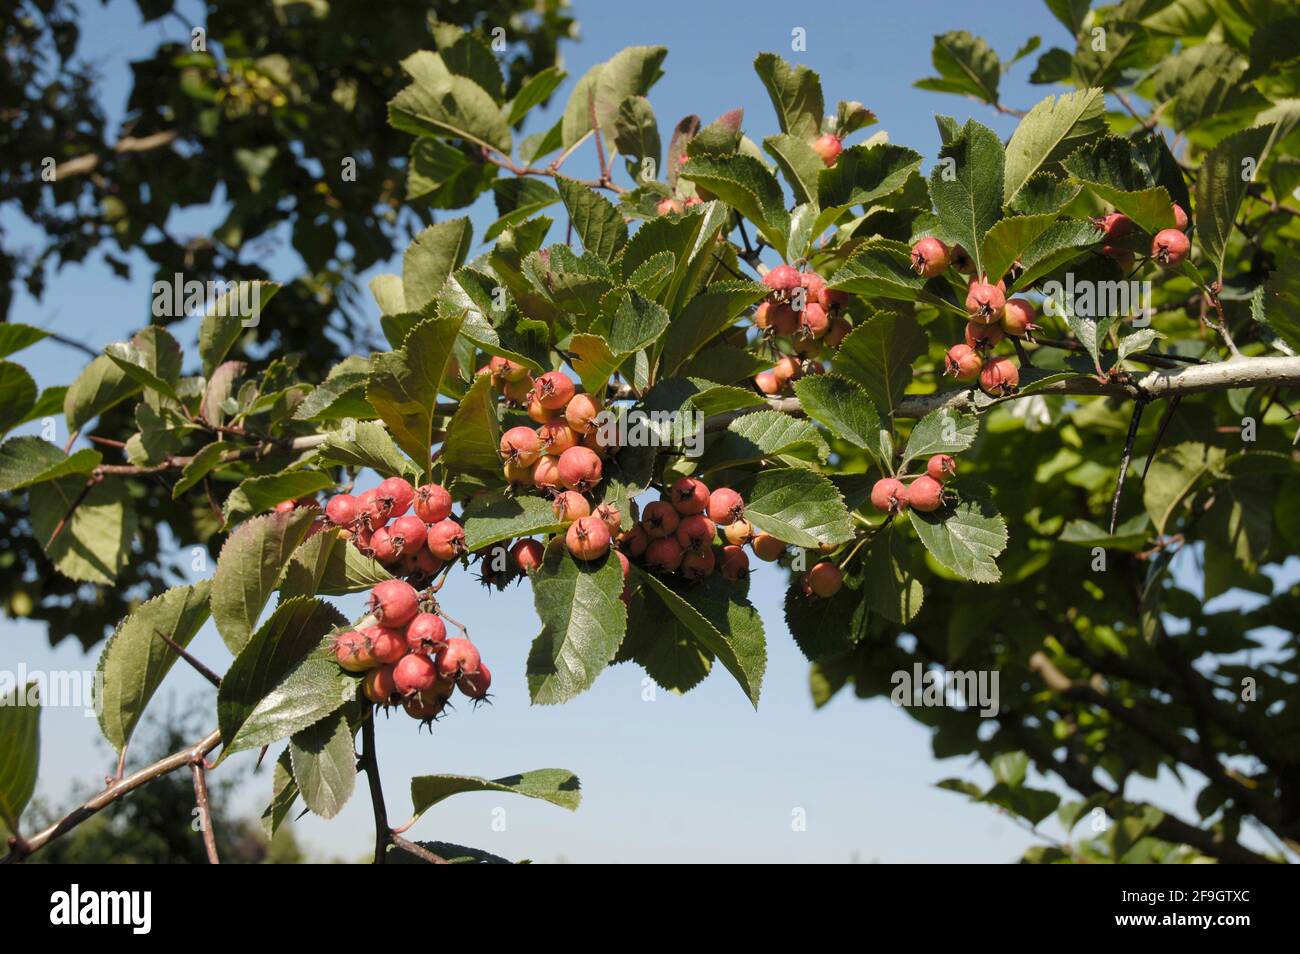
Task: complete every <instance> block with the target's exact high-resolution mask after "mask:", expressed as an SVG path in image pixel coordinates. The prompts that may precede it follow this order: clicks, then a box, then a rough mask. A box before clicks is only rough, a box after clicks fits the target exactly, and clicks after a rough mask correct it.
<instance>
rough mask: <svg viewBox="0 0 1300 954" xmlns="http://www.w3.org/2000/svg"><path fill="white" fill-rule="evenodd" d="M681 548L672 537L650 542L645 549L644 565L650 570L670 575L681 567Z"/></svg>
mask: <svg viewBox="0 0 1300 954" xmlns="http://www.w3.org/2000/svg"><path fill="white" fill-rule="evenodd" d="M682 556H683V553H682V548H681V546H680V545H679V544H678V543H677V541H676V540H675V539H673V538H672V537H664V538H662V539H658V540H651V541H650V545H649V546H648V547H646V548H645V563H646V566H648V567H649V568H650V569H652V570H661V571H663V572H664V573H671V572H673V570H675V569H677V568H678V567H679V566H681V565H682Z"/></svg>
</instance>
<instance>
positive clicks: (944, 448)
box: [899, 407, 980, 470]
mask: <svg viewBox="0 0 1300 954" xmlns="http://www.w3.org/2000/svg"><path fill="white" fill-rule="evenodd" d="M979 432H980V420H979V418H978V417H976V416H975V415H974V414H962V413H961V412H959V411H955V410H953V409H952V408H950V407H940V408H935V409H934V410H933V411H931V412H930V413H929V414H927V415H926V416H925V417H923V418H921V420H919V421H917V422H916V426H915V427H913V428H912V433H911V434H910V435H909V436H908V438H907V447H906V448H905V449H904V451H903V463H902V465H901V466H900V468H899V469H900V470H905V469H906V468H907V465H908V464H909V463H911V462H912V461H914V460H917V459H919V458H921V457H929V456H930V455H932V454H960V453H961V452H962V451H964V450H969V449H970V447H971V445H972V444H974V443H975V438H976V437H977V436H978V435H979Z"/></svg>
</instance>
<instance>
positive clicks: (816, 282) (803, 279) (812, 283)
mask: <svg viewBox="0 0 1300 954" xmlns="http://www.w3.org/2000/svg"><path fill="white" fill-rule="evenodd" d="M799 284H800V285H802V286H803V290H804V293H805V296H806V297H805V299H804V300H805V301H807V302H814V303H816V304H818V305H823V306H824V305H825V302H823V301H822V295H823V294H824V293H825V292H826V279H824V278H822V277H821V276H820V275H818V274H817V273H816V272H800V273H799Z"/></svg>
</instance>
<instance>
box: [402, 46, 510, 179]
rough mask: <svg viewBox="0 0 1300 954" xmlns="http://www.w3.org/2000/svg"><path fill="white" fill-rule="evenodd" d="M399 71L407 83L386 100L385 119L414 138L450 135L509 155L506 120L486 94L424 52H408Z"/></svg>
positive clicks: (437, 56) (440, 59) (507, 124)
mask: <svg viewBox="0 0 1300 954" xmlns="http://www.w3.org/2000/svg"><path fill="white" fill-rule="evenodd" d="M402 69H403V70H405V71H406V73H407V75H409V76H410V77H411V79H412V80H413V82H412V83H411V84H410V85H409V86H407V87H406V88H405V89H403V90H402V91H401V92H400V93H398V94H397V96H395V97H394V98H393V100H392V102H390V103H389V104H388V121H389V123H390V124H391V125H392V126H393V127H394V128H395V129H400V130H402V131H403V132H408V133H412V134H414V135H416V136H429V135H451V136H453V137H455V138H457V139H464V140H466V141H468V142H472V143H475V144H476V145H479V146H488V147H490V148H493V149H496V150H498V151H500V152H502V153H504V154H506V155H509V154H510V150H511V136H510V124H509V122H508V121H507V119H506V117H505V116H504V115H502V112H501V109H500V107H498V106H497V103H496V101H495V100H494V99H493V98H492V95H491V94H490V93H489V92H488V91H487V90H485V89H483V87H481V86H479V85H478V84H477V83H475V82H474V81H473V80H471V79H467V78H466V77H464V76H457V75H455V74H454V73H452V72H451V70H449V69H448V68H447V64H446V63H445V62H444V61H443V59H442V57H441V56H439V55H438V54H436V53H430V52H428V51H427V50H420V51H419V52H416V53H412V54H411V55H410V56H408V57H407V58H406V59H404V60H403V61H402Z"/></svg>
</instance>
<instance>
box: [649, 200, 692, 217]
mask: <svg viewBox="0 0 1300 954" xmlns="http://www.w3.org/2000/svg"><path fill="white" fill-rule="evenodd" d="M684 208H685V207H684V206H683V205H682V200H681V199H660V200H659V204H658V205H657V206H655V210H656V211H657V212H658V213H659V214H660V215H668V214H670V213H677V214H678V215H680V214H681V212H682V211H683V209H684Z"/></svg>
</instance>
